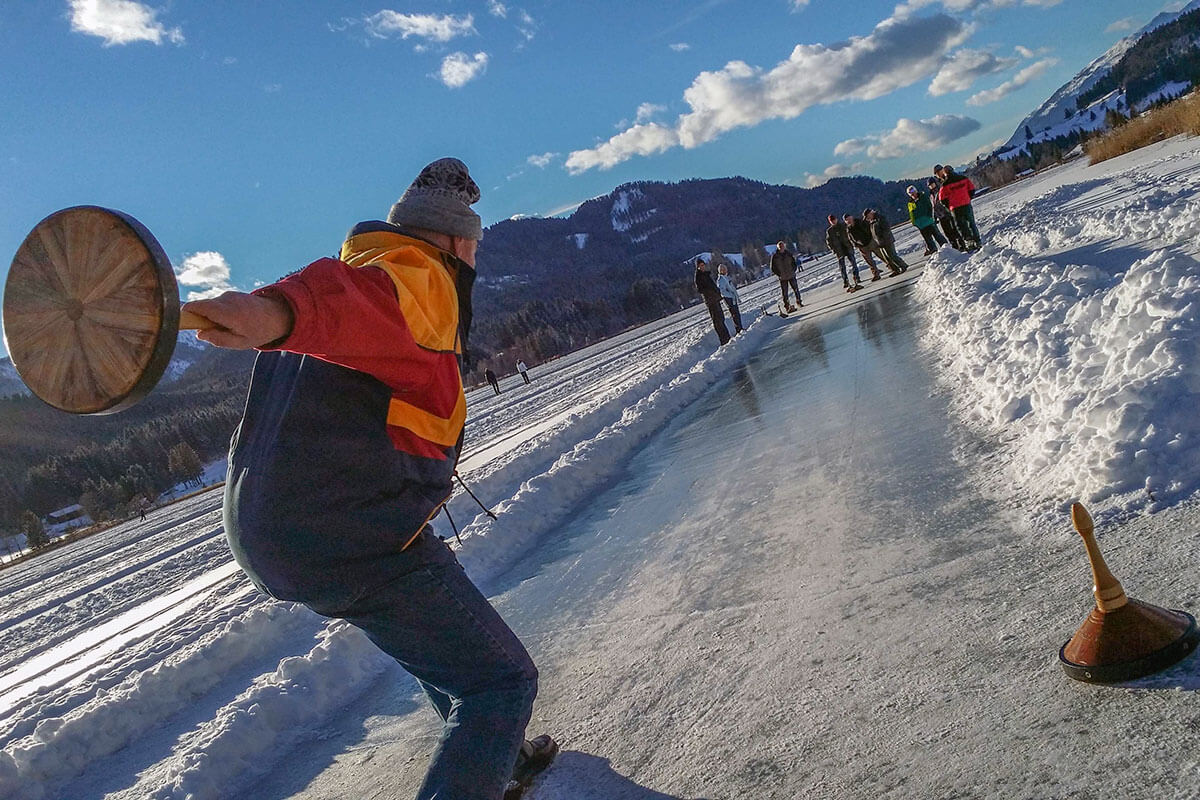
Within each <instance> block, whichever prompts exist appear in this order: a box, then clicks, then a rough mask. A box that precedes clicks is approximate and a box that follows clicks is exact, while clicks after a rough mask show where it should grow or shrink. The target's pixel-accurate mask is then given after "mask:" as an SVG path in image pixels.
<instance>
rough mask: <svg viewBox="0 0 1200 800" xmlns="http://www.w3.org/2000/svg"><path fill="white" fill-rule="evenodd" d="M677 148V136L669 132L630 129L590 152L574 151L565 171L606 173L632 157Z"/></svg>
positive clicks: (661, 128) (653, 127)
mask: <svg viewBox="0 0 1200 800" xmlns="http://www.w3.org/2000/svg"><path fill="white" fill-rule="evenodd" d="M678 145H679V134H678V133H676V132H675V131H674V130H672V129H671V128H668V127H665V126H663V125H659V124H658V123H657V122H651V123H649V124H646V125H634V126H633V127H632V128H630V129H629V130H627V131H622V132H621V133H618V134H617V135H616V136H614V137H612V138H611V139H609V140H608V141H607V142H604V143H603V144H600V145H597V146H596V147H593V148H592V149H590V150H576V151H575V152H573V153H571V154H570V155H569V156H567V162H566V167H567V171H569V172H570V173H571V174H572V175H577V174H579V173H580V172H585V171H587V170H589V169H591V168H592V167H599V168H600V169H610V168H612V167H615V166H616V165H617V164H620V163H621V162H623V161H628V160H629V159H630V158H632V157H633V156H650V155H656V154H658V153H661V152H663V151H664V150H669V149H671V148H672V147H677V146H678Z"/></svg>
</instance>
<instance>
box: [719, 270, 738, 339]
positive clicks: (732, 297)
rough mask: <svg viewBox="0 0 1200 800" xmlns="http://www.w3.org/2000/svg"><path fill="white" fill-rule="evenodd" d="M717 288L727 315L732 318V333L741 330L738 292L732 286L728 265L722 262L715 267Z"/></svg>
mask: <svg viewBox="0 0 1200 800" xmlns="http://www.w3.org/2000/svg"><path fill="white" fill-rule="evenodd" d="M717 289H718V291H720V292H721V299H722V300H724V301H725V307H726V308H728V309H729V317H730V319H732V320H733V328H734V333H741V332H742V312H740V311H739V310H738V293H737V288H736V287H734V285H733V281H731V280H730V279H729V267H727V266H725V265H724V264H722V265H721V266H719V267H717Z"/></svg>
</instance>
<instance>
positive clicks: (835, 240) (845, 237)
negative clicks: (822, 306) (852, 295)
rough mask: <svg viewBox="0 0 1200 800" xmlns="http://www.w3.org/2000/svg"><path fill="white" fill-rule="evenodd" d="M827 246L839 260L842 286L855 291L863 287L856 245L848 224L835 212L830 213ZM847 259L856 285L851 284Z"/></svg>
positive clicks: (849, 290) (826, 233) (848, 290)
mask: <svg viewBox="0 0 1200 800" xmlns="http://www.w3.org/2000/svg"><path fill="white" fill-rule="evenodd" d="M825 246H826V247H828V248H829V250H830V252H832V253H833V254H834V255H835V256H837V260H838V269H840V270H841V271H842V288H843V289H845V290H846V291H847V292H853V291H855V290H857V289H861V288H862V281H861V280H859V277H858V262H856V261H855V260H854V245H852V244H851V243H850V234H849V232H847V230H846V224H845V223H844V222H840V221H839V220H838V218H837V217H836V216H834V215H833V214H830V215H829V227H828V228H827V229H826V231H825ZM846 259H850V269H851V271H852V273H853V275H854V285H853V286H851V285H850V276H849V275H847V274H846Z"/></svg>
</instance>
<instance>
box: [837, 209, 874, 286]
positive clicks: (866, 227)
mask: <svg viewBox="0 0 1200 800" xmlns="http://www.w3.org/2000/svg"><path fill="white" fill-rule="evenodd" d="M842 219H843V220H845V222H846V235H848V236H849V237H850V241H851V242H853V243H854V246H855V247H857V248H858V252H859V253H861V254H862V257H863V261H866V262H867V266H868V267H870V268H871V280H872V281H877V280H879V279H880V278H882V277H883V273H881V272H880V271H879V267H877V266H875V259H874V258H872V256H875V257H876V258H878V259H879V260H880V261H883V260H884V259H883V252H882V251H880V249H879V245H877V244H875V239H874V237H873V236H871V224H870V223H869V222H867V221H866V220H864V219H858V218H857V217H855V216H854V215H853V214H847V215H846V216H845V217H843V218H842Z"/></svg>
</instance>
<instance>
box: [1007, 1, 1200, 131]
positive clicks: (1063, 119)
mask: <svg viewBox="0 0 1200 800" xmlns="http://www.w3.org/2000/svg"><path fill="white" fill-rule="evenodd" d="M1196 9H1200V0H1192V2H1190V3H1188V4H1187V5H1186V6H1184V7H1183V8H1181V9H1180V10H1179V11H1173V12H1167V11H1164V12H1162V13H1160V14H1158V15H1157V16H1155V17H1154V19H1152V20H1150V22H1149V23H1147V24H1146V25H1145V26H1143V27H1142V28H1141V29H1139V30H1138V31H1135V32H1134V33H1131V34H1130V35H1128V36H1126V37H1125V38H1123V39H1121V40H1120V41H1119V42H1117V43H1116V44H1114V45H1113V46H1112V47H1110V48H1109V49H1108V50H1107V51H1106V52H1105V53H1104V54H1103V55H1101V56H1100V57H1099V58H1097V59H1096V60H1094V61H1092V63H1090V64H1088V65H1087V66H1086V67H1084V68H1083V69H1082V70H1080V72H1079V73H1078V74H1077V75H1075V77H1073V78H1071V80H1069V81H1067V82H1066V83H1065V84H1063V85H1062V86H1061V87H1059V88H1058V90H1056V91H1055V92H1054V93H1053V94H1052V95H1050V97H1049V98H1048V99H1047V100H1046V101H1045V102H1044V103H1042V104H1041V105H1040V106H1038V107H1037V109H1035V110H1034V111H1033V112H1032V113H1031V114H1029V116H1027V117H1026V118H1025V119H1023V120H1021V122H1020V124H1019V125H1017V128H1016V130H1015V131H1013V135H1012V136H1010V137H1009V139H1008V141H1007V142H1005V144H1004V146H1003V147H1001V151H1004V150H1008V149H1010V148H1015V147H1020V146H1021V145H1022V144H1023V143H1024V142H1025V141H1026V136H1025V129H1026V128H1028V129H1029V130H1030V131H1031V132H1032V133H1033V134H1034V141H1038V140H1042V139H1049V138H1053V137H1054V136H1059V135H1062V134H1065V133H1067V132H1069V131H1071V130H1095V129H1097V128H1099V127H1103V121H1104V111H1105V110H1106V109H1107V108H1116V107H1117V102H1116V101H1117V98H1116V97H1111V98H1105V99H1104V101H1107V102H1104V101H1097V102H1096V103H1093V104H1092V105H1091V106H1089V107H1088V108H1086V109H1080V113H1078V114H1074V115H1073V116H1071V117H1070V118H1069V119H1068V118H1067V111H1068V110H1071V111H1074V110H1075V108H1076V99H1077V98H1078V97H1079V95H1080V94H1082V93H1083V92H1086V91H1087V90H1088V89H1090V88H1092V86H1094V85H1095V84H1096V82H1097V81H1099V80H1100V79H1101V78H1103V77H1104V76H1105V75H1107V74H1108V72H1109V71H1110V70H1111V69H1112V68H1113V66H1114V65H1115V64H1116V63H1117V62H1118V61H1120V60H1121V57H1122V56H1123V55H1125V53H1126V52H1128V51H1129V48H1131V47H1133V46H1134V44H1136V43H1137V41H1138V40H1139V39H1140V38H1142V37H1143V36H1145V35H1146V34H1147V33H1149V32H1150V31H1153V30H1155V29H1157V28H1161V27H1162V26H1163V25H1166V24H1167V23H1168V22H1171V21H1172V20H1174V19H1176V18H1178V17H1180V16H1181V15H1183V14H1186V13H1188V12H1189V11H1195V10H1196ZM1089 111H1095V112H1096V116H1097V117H1098V118H1099V122H1098V123H1097V121H1096V120H1093V119H1091V118H1090V114H1089Z"/></svg>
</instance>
